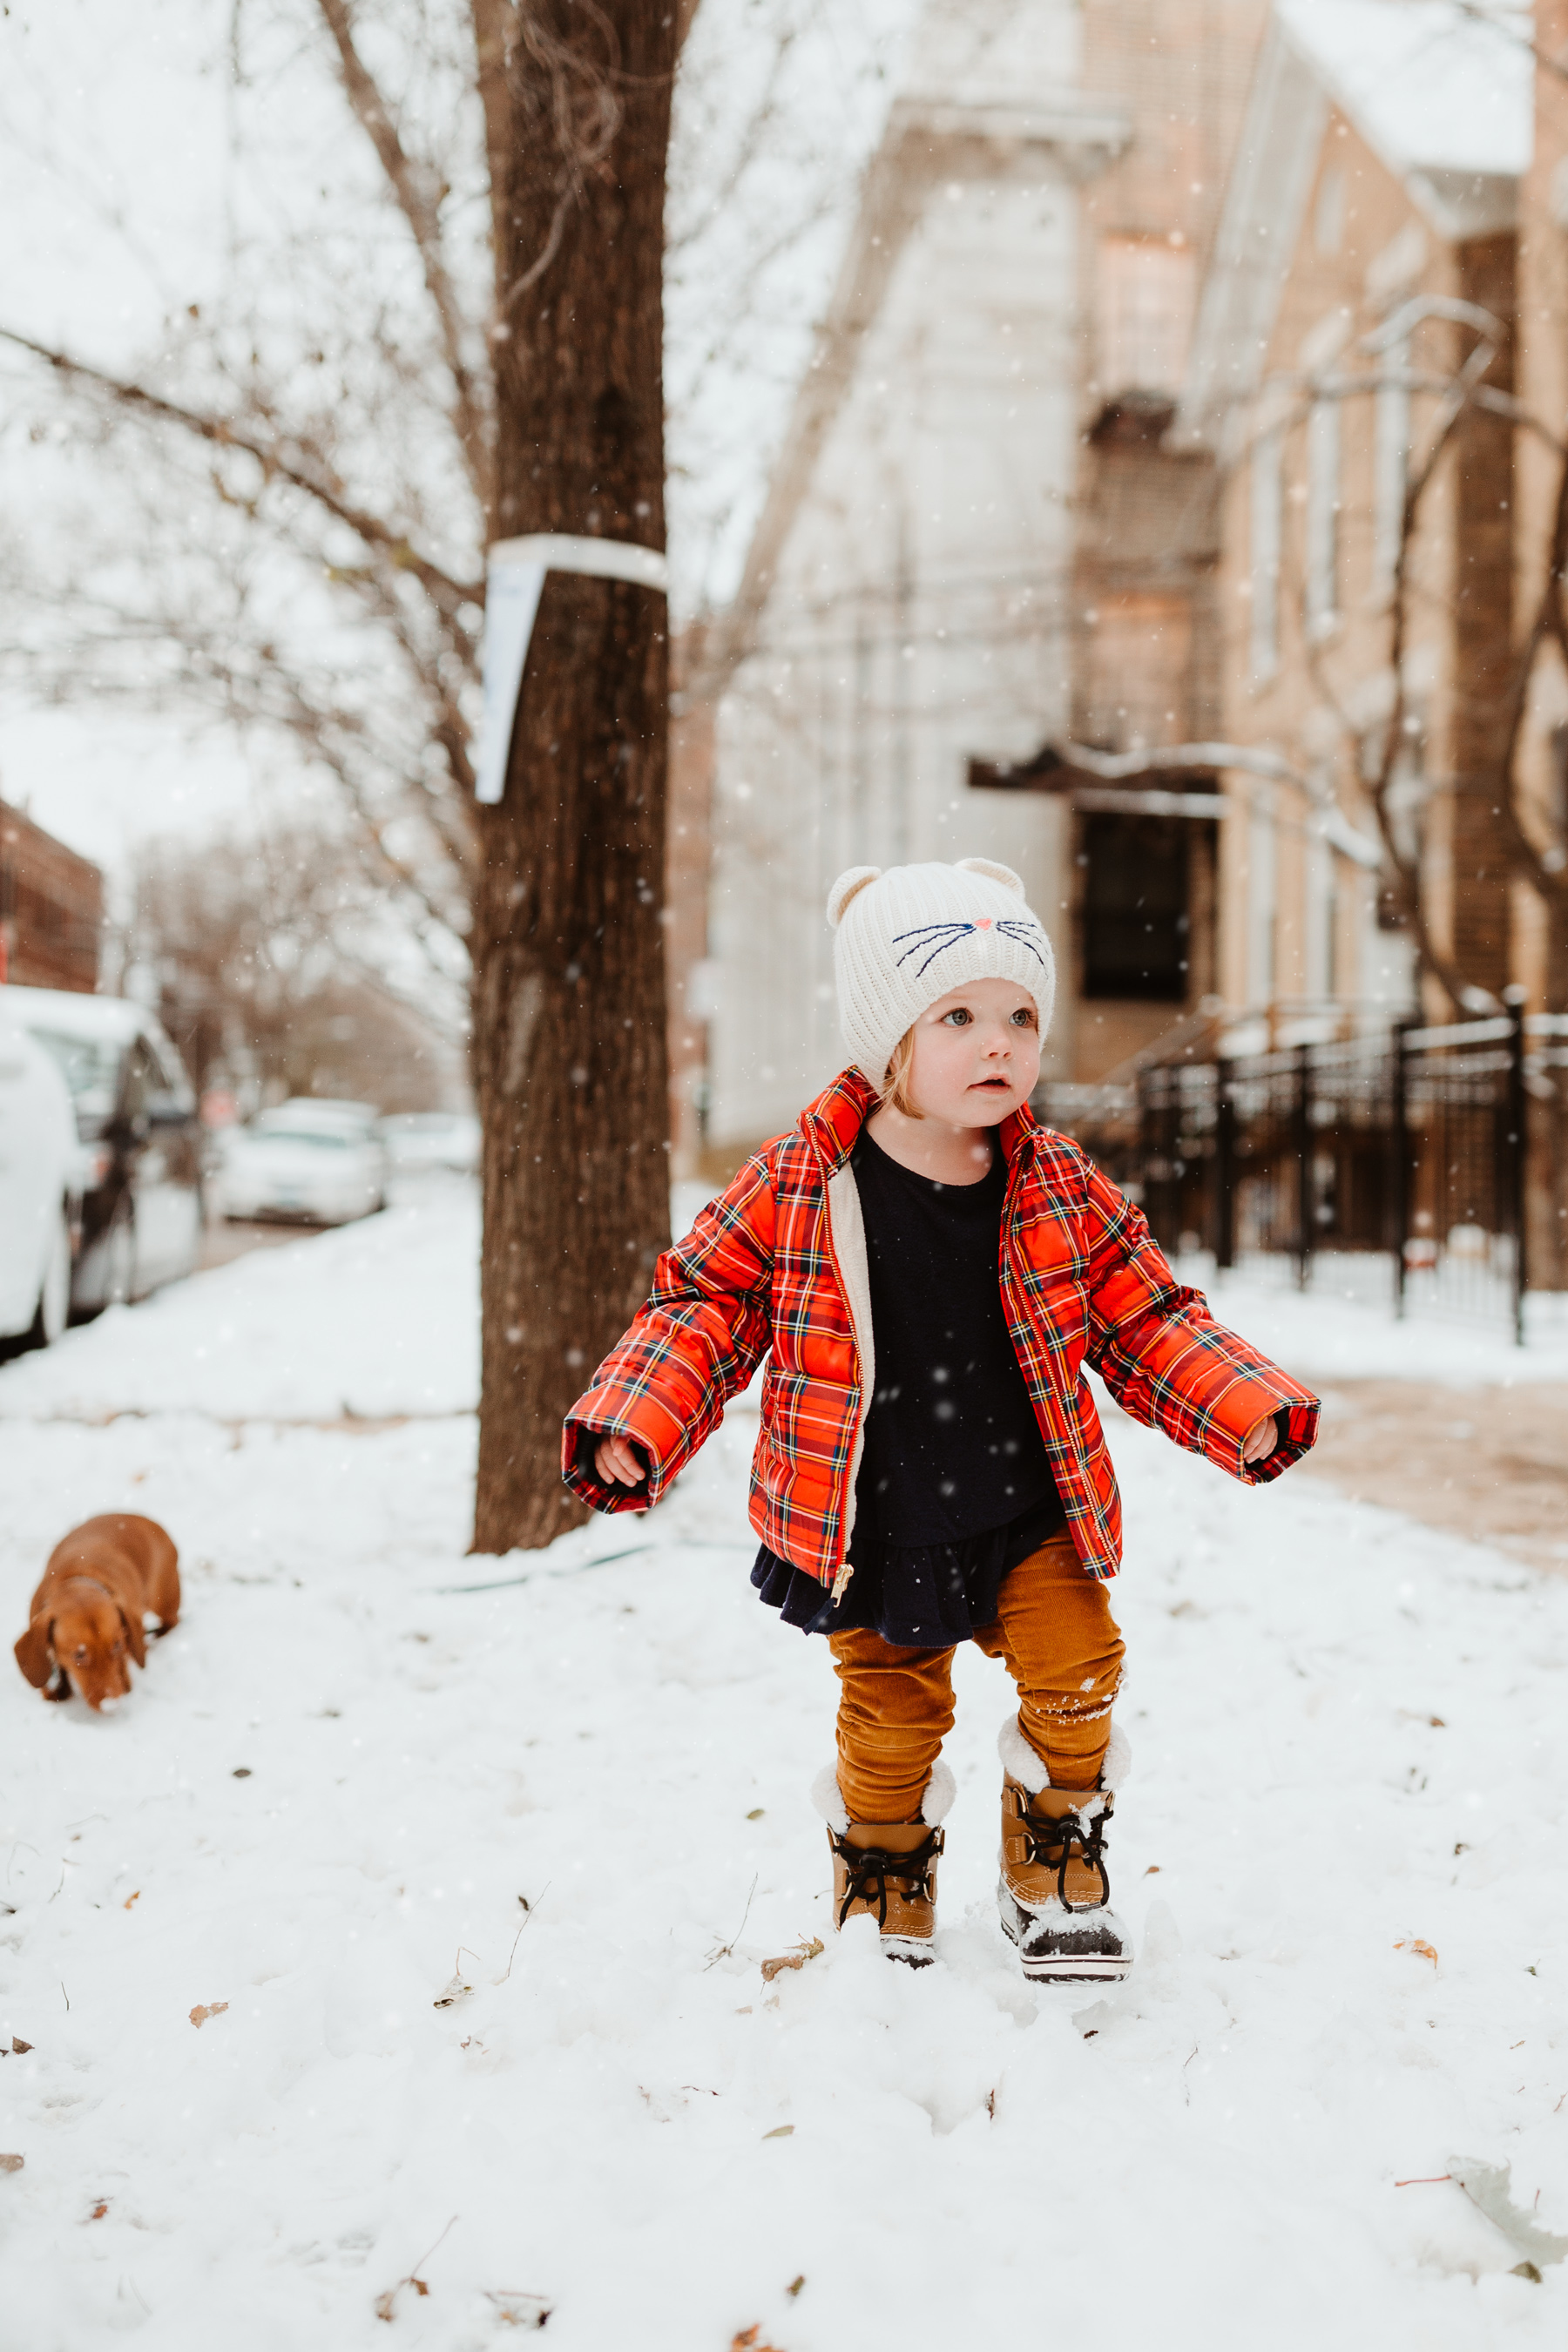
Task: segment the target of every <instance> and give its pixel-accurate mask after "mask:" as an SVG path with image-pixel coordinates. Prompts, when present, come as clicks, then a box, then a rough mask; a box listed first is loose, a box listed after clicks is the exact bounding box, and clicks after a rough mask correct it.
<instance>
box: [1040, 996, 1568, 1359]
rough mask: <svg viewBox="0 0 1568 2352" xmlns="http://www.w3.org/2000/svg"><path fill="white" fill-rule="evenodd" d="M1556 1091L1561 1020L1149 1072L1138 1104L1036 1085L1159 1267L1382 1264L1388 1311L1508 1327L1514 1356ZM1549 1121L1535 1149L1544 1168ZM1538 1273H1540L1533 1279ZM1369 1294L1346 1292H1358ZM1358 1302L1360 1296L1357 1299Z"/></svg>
mask: <svg viewBox="0 0 1568 2352" xmlns="http://www.w3.org/2000/svg"><path fill="white" fill-rule="evenodd" d="M1565 1088H1568V1017H1565V1016H1562V1015H1555V1016H1552V1015H1538V1016H1534V1017H1527V1016H1526V1015H1525V1014H1524V1013H1523V1011H1522V1008H1521V1006H1519V1005H1517V1004H1515V1005H1511V1006H1510V1009H1509V1010H1508V1011H1507V1012H1506V1013H1500V1014H1498V1015H1496V1016H1494V1017H1492V1018H1489V1019H1486V1020H1479V1021H1466V1022H1458V1023H1454V1024H1448V1025H1446V1026H1439V1027H1427V1026H1423V1025H1420V1024H1417V1023H1415V1022H1406V1023H1402V1024H1394V1026H1393V1027H1392V1028H1388V1029H1384V1030H1381V1031H1375V1032H1373V1033H1371V1034H1362V1035H1358V1036H1355V1037H1351V1038H1345V1039H1338V1040H1333V1041H1325V1042H1321V1043H1316V1044H1310V1045H1293V1046H1289V1047H1286V1048H1284V1049H1282V1050H1280V1051H1279V1052H1276V1053H1271V1054H1258V1055H1248V1056H1247V1057H1245V1058H1237V1059H1235V1060H1230V1061H1214V1062H1185V1061H1184V1062H1170V1063H1160V1062H1157V1063H1153V1064H1152V1065H1150V1066H1146V1067H1144V1068H1143V1069H1142V1071H1141V1072H1140V1073H1139V1076H1138V1079H1137V1082H1136V1085H1134V1086H1128V1087H1073V1086H1062V1085H1053V1084H1047V1086H1046V1087H1044V1088H1043V1089H1042V1097H1043V1098H1042V1102H1041V1108H1042V1112H1043V1116H1044V1117H1045V1118H1046V1119H1047V1121H1048V1123H1049V1124H1050V1125H1052V1126H1054V1127H1058V1128H1061V1129H1065V1131H1066V1132H1067V1133H1068V1134H1070V1135H1073V1136H1075V1137H1077V1139H1079V1141H1080V1142H1081V1143H1082V1144H1083V1145H1084V1147H1085V1149H1086V1150H1089V1152H1090V1153H1091V1154H1092V1155H1093V1156H1094V1158H1095V1159H1096V1160H1099V1161H1100V1164H1101V1166H1103V1167H1104V1168H1105V1170H1106V1171H1107V1173H1108V1174H1109V1175H1110V1176H1111V1177H1112V1178H1113V1179H1114V1180H1115V1181H1117V1182H1118V1183H1120V1184H1121V1186H1122V1187H1123V1189H1124V1190H1126V1191H1128V1192H1131V1194H1132V1195H1133V1197H1134V1198H1135V1199H1137V1200H1139V1201H1140V1202H1142V1207H1143V1210H1144V1213H1145V1214H1146V1215H1147V1216H1148V1219H1149V1222H1150V1223H1151V1225H1152V1228H1153V1230H1154V1234H1155V1237H1156V1238H1157V1240H1159V1241H1160V1243H1161V1244H1163V1246H1164V1247H1165V1248H1166V1249H1167V1250H1170V1251H1173V1252H1178V1253H1179V1252H1182V1251H1192V1250H1199V1249H1204V1250H1208V1251H1210V1252H1212V1254H1213V1255H1214V1258H1215V1263H1216V1265H1220V1266H1222V1267H1223V1266H1233V1265H1238V1264H1244V1263H1258V1262H1268V1263H1269V1264H1271V1265H1276V1266H1279V1265H1286V1266H1289V1269H1290V1270H1291V1272H1292V1273H1293V1275H1294V1278H1295V1280H1296V1281H1297V1282H1298V1283H1299V1284H1300V1286H1302V1287H1303V1288H1305V1287H1307V1286H1309V1284H1310V1282H1311V1280H1312V1278H1313V1273H1314V1268H1315V1266H1317V1265H1319V1263H1320V1262H1321V1261H1324V1260H1329V1259H1333V1260H1338V1261H1341V1262H1343V1260H1344V1259H1345V1258H1347V1257H1352V1256H1353V1257H1355V1258H1359V1259H1360V1260H1362V1261H1363V1269H1364V1273H1365V1274H1366V1275H1367V1276H1372V1275H1373V1266H1372V1265H1371V1263H1370V1261H1371V1260H1373V1258H1375V1257H1381V1258H1382V1260H1383V1262H1384V1268H1385V1269H1386V1272H1385V1276H1384V1278H1385V1280H1386V1281H1387V1283H1388V1286H1389V1288H1390V1290H1391V1292H1392V1298H1393V1303H1394V1306H1395V1307H1396V1309H1397V1310H1398V1311H1399V1312H1401V1313H1403V1312H1405V1310H1406V1309H1407V1308H1408V1307H1433V1308H1436V1309H1440V1310H1448V1311H1458V1312H1459V1313H1464V1314H1481V1315H1485V1316H1488V1317H1493V1316H1497V1317H1506V1318H1508V1319H1509V1320H1510V1322H1511V1324H1512V1327H1513V1329H1514V1332H1515V1335H1516V1336H1517V1337H1519V1338H1521V1339H1522V1337H1523V1328H1524V1295H1525V1290H1526V1287H1527V1285H1528V1282H1529V1279H1530V1266H1529V1255H1530V1253H1529V1249H1528V1246H1527V1242H1528V1234H1529V1232H1530V1230H1531V1217H1530V1209H1529V1201H1528V1191H1529V1184H1530V1159H1531V1106H1532V1102H1533V1103H1534V1104H1535V1106H1536V1115H1537V1117H1538V1118H1541V1119H1542V1120H1543V1121H1544V1120H1545V1119H1547V1118H1550V1115H1551V1112H1552V1109H1553V1108H1555V1107H1556V1106H1557V1105H1558V1104H1559V1103H1560V1101H1561V1098H1562V1095H1563V1090H1564V1089H1565ZM1562 1133H1563V1126H1562V1122H1561V1118H1559V1119H1558V1121H1557V1122H1556V1125H1555V1133H1554V1135H1553V1136H1552V1137H1548V1136H1547V1134H1546V1131H1545V1127H1544V1125H1543V1126H1542V1133H1541V1134H1540V1135H1539V1136H1538V1137H1537V1139H1536V1162H1537V1169H1538V1172H1539V1171H1540V1168H1541V1164H1542V1159H1543V1158H1544V1160H1546V1162H1547V1163H1548V1174H1549V1177H1550V1163H1551V1161H1552V1160H1553V1158H1554V1157H1555V1156H1556V1154H1555V1141H1556V1137H1557V1136H1560V1135H1561V1134H1562ZM1543 1271H1544V1270H1543ZM1362 1287H1363V1290H1364V1289H1365V1288H1366V1287H1367V1285H1366V1284H1365V1283H1363V1285H1362ZM1373 1287H1375V1279H1374V1281H1373Z"/></svg>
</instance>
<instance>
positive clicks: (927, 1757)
mask: <svg viewBox="0 0 1568 2352" xmlns="http://www.w3.org/2000/svg"><path fill="white" fill-rule="evenodd" d="M972 1639H973V1643H974V1646H975V1648H976V1649H978V1650H984V1653H985V1654H986V1656H987V1657H989V1658H1000V1659H1002V1660H1003V1662H1004V1663H1005V1665H1006V1668H1007V1671H1008V1673H1009V1674H1010V1675H1012V1677H1013V1680H1014V1682H1015V1683H1016V1685H1017V1686H1018V1719H1019V1723H1020V1725H1021V1726H1022V1728H1023V1733H1024V1737H1025V1738H1026V1740H1027V1741H1028V1742H1029V1745H1030V1746H1031V1747H1032V1748H1034V1749H1035V1751H1036V1753H1037V1755H1038V1756H1039V1757H1040V1758H1041V1759H1042V1761H1043V1762H1044V1763H1045V1765H1046V1767H1047V1770H1048V1771H1049V1773H1050V1777H1051V1786H1052V1788H1053V1789H1093V1788H1096V1787H1098V1785H1099V1781H1100V1766H1101V1765H1102V1764H1103V1762H1104V1760H1105V1750H1106V1745H1107V1742H1108V1741H1109V1739H1110V1708H1111V1703H1112V1701H1113V1700H1114V1699H1115V1696H1116V1693H1117V1689H1118V1686H1119V1685H1120V1684H1121V1661H1122V1656H1123V1645H1122V1640H1121V1633H1119V1632H1118V1631H1117V1626H1116V1620H1115V1619H1114V1618H1113V1617H1112V1615H1111V1613H1110V1600H1109V1598H1108V1597H1107V1592H1106V1588H1105V1586H1104V1584H1103V1583H1102V1582H1100V1580H1098V1579H1097V1578H1095V1577H1091V1576H1087V1575H1086V1574H1085V1573H1084V1570H1083V1568H1082V1566H1081V1564H1080V1562H1079V1557H1078V1552H1077V1549H1076V1548H1075V1547H1074V1544H1073V1540H1072V1538H1071V1537H1070V1536H1069V1535H1066V1534H1064V1535H1059V1536H1053V1537H1052V1538H1051V1540H1050V1542H1049V1543H1046V1544H1042V1545H1041V1546H1040V1549H1039V1550H1038V1551H1036V1552H1031V1553H1030V1555H1029V1557H1028V1559H1025V1560H1020V1561H1019V1563H1018V1565H1017V1567H1016V1568H1015V1569H1014V1570H1012V1572H1011V1573H1010V1574H1009V1575H1008V1576H1007V1577H1006V1578H1005V1579H1004V1580H1003V1585H1002V1591H1001V1598H1000V1602H999V1607H998V1613H997V1619H996V1622H995V1623H994V1625H986V1626H984V1627H981V1628H978V1629H977V1630H976V1632H975V1633H973V1636H972ZM828 1646H829V1647H830V1649H831V1650H832V1652H833V1663H834V1665H835V1667H836V1668H837V1674H838V1680H839V1685H840V1688H839V1696H838V1787H839V1790H840V1793H841V1794H842V1796H843V1799H844V1803H845V1808H846V1810H847V1812H848V1815H849V1819H850V1820H851V1821H852V1822H915V1821H918V1820H919V1819H920V1811H921V1798H922V1797H923V1796H924V1794H925V1789H926V1783H927V1781H928V1780H930V1779H931V1767H932V1765H933V1764H934V1763H935V1762H936V1759H937V1757H938V1755H939V1754H940V1753H941V1749H942V1741H943V1739H944V1738H946V1737H947V1734H948V1733H949V1732H950V1731H951V1730H952V1720H953V1712H952V1650H951V1649H949V1650H908V1649H899V1648H896V1647H895V1646H894V1645H893V1644H892V1643H889V1642H884V1641H883V1639H882V1637H881V1635H880V1634H879V1633H868V1632H856V1633H835V1634H833V1635H832V1636H831V1637H830V1640H829V1644H828Z"/></svg>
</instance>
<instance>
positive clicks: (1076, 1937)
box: [996, 1718, 1132, 1984]
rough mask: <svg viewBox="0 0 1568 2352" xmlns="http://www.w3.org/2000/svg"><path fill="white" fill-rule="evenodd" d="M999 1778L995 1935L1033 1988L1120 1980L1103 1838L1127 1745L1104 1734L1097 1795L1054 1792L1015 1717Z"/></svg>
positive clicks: (1122, 1967) (1127, 1940)
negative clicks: (1107, 1743) (1008, 1945)
mask: <svg viewBox="0 0 1568 2352" xmlns="http://www.w3.org/2000/svg"><path fill="white" fill-rule="evenodd" d="M998 1746H999V1747H1000V1748H1001V1752H1002V1762H1003V1767H1004V1771H1003V1780H1002V1855H1001V1862H1002V1880H1001V1885H999V1886H998V1888H997V1890H996V1902H997V1908H998V1910H999V1912H1000V1914H1001V1918H1002V1928H1003V1933H1004V1934H1005V1935H1006V1936H1007V1937H1009V1938H1010V1939H1011V1940H1012V1942H1013V1943H1015V1944H1016V1946H1017V1948H1018V1954H1019V1958H1021V1959H1022V1961H1023V1964H1024V1974H1025V1975H1026V1977H1028V1978H1030V1979H1032V1980H1034V1981H1035V1982H1037V1983H1046V1984H1088V1983H1100V1982H1103V1981H1104V1980H1106V1979H1116V1978H1119V1977H1124V1976H1125V1975H1126V1974H1127V1971H1128V1969H1130V1968H1131V1965H1132V1939H1131V1937H1130V1936H1129V1935H1128V1932H1127V1930H1126V1928H1125V1927H1123V1926H1122V1924H1121V1920H1120V1919H1119V1918H1118V1917H1117V1916H1116V1914H1115V1912H1114V1911H1113V1910H1112V1909H1111V1908H1110V1872H1109V1871H1108V1869H1107V1868H1106V1862H1105V1833H1106V1831H1107V1829H1108V1827H1109V1826H1110V1817H1111V1814H1112V1812H1113V1811H1114V1810H1115V1792H1114V1790H1113V1788H1112V1786H1111V1785H1110V1784H1111V1781H1112V1780H1113V1779H1117V1780H1119V1779H1121V1778H1124V1777H1125V1774H1126V1769H1127V1760H1128V1759H1127V1744H1126V1742H1125V1740H1121V1739H1120V1738H1119V1737H1118V1735H1116V1734H1115V1733H1113V1734H1112V1740H1111V1749H1110V1752H1109V1753H1108V1754H1107V1757H1106V1766H1105V1770H1104V1771H1103V1772H1102V1773H1101V1776H1100V1778H1101V1782H1102V1786H1101V1787H1100V1788H1099V1789H1092V1790H1090V1789H1053V1788H1052V1787H1051V1785H1050V1781H1049V1778H1048V1776H1047V1770H1046V1767H1045V1765H1044V1764H1043V1763H1042V1761H1041V1760H1040V1758H1039V1757H1038V1756H1037V1754H1036V1752H1035V1750H1034V1749H1033V1748H1031V1747H1030V1746H1029V1743H1028V1741H1027V1740H1026V1738H1024V1735H1023V1733H1022V1731H1021V1730H1020V1729H1019V1727H1018V1725H1017V1722H1016V1718H1015V1719H1010V1720H1009V1721H1008V1722H1007V1723H1005V1725H1004V1726H1003V1729H1002V1737H1001V1739H1000V1740H999V1742H998Z"/></svg>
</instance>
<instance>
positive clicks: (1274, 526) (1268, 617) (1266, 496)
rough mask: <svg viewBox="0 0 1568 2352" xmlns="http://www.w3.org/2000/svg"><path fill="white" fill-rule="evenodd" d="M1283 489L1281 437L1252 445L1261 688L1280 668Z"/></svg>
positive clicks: (1255, 641)
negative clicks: (1280, 560) (1280, 576)
mask: <svg viewBox="0 0 1568 2352" xmlns="http://www.w3.org/2000/svg"><path fill="white" fill-rule="evenodd" d="M1284 499H1285V488H1284V480H1283V476H1282V470H1281V465H1280V437H1279V434H1278V433H1265V434H1264V435H1263V436H1262V438H1261V439H1260V440H1258V441H1255V442H1254V443H1253V445H1252V491H1251V504H1252V512H1251V534H1252V550H1251V553H1252V675H1253V678H1254V680H1255V682H1256V683H1258V684H1259V685H1262V684H1264V683H1266V682H1267V680H1268V679H1269V678H1271V677H1273V676H1274V675H1275V673H1276V671H1277V670H1278V669H1279V553H1280V545H1281V541H1282V537H1283V524H1284Z"/></svg>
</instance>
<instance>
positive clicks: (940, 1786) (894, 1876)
mask: <svg viewBox="0 0 1568 2352" xmlns="http://www.w3.org/2000/svg"><path fill="white" fill-rule="evenodd" d="M811 1793H812V1799H813V1801H814V1803H815V1804H816V1809H817V1811H818V1812H819V1813H821V1815H822V1816H823V1819H824V1820H825V1821H826V1823H827V1844H828V1850H829V1852H830V1853H832V1856H833V1924H834V1927H836V1928H838V1927H843V1926H844V1924H845V1921H846V1920H847V1919H853V1918H856V1917H858V1916H859V1915H860V1914H861V1913H862V1912H872V1913H874V1914H875V1916H876V1920H877V1927H878V1932H879V1935H880V1937H881V1939H882V1949H883V1951H884V1952H885V1953H886V1955H887V1957H888V1958H889V1959H890V1960H903V1961H906V1962H907V1963H908V1964H909V1966H910V1967H911V1968H917V1969H922V1968H925V1967H927V1966H929V1964H930V1962H931V1960H933V1959H934V1958H935V1957H936V1954H935V1950H934V1948H933V1939H934V1937H935V1935H936V1865H937V1861H938V1857H939V1856H940V1855H941V1853H942V1848H943V1846H944V1844H945V1843H946V1842H947V1832H945V1830H943V1829H942V1817H943V1816H944V1815H945V1813H946V1812H947V1810H948V1807H949V1806H950V1805H951V1804H952V1798H953V1793H954V1790H953V1779H952V1773H951V1772H950V1771H949V1769H948V1768H947V1766H946V1765H945V1764H942V1763H941V1762H939V1763H938V1764H937V1765H936V1767H935V1769H934V1770H933V1771H932V1773H931V1780H930V1783H929V1785H928V1787H927V1789H926V1792H925V1796H924V1797H923V1799H922V1800H921V1820H919V1821H918V1822H852V1821H850V1819H849V1818H848V1815H847V1812H846V1811H845V1809H844V1800H843V1798H842V1796H841V1795H840V1793H839V1788H838V1776H837V1771H836V1770H835V1769H834V1768H833V1767H832V1766H831V1765H830V1766H829V1767H828V1768H827V1769H826V1771H824V1772H820V1773H818V1775H817V1777H816V1781H815V1783H814V1784H813V1787H812V1792H811Z"/></svg>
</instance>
